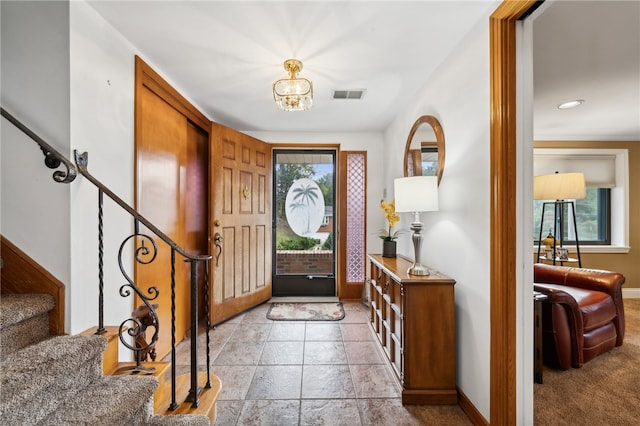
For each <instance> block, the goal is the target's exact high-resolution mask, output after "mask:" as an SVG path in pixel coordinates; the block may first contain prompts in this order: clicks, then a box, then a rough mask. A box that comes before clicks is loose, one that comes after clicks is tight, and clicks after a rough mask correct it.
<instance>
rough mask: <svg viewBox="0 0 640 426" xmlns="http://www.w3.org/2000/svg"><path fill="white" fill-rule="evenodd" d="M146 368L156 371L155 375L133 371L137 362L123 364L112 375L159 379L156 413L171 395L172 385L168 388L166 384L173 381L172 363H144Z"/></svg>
mask: <svg viewBox="0 0 640 426" xmlns="http://www.w3.org/2000/svg"><path fill="white" fill-rule="evenodd" d="M142 365H143V367H144V368H149V369H154V372H153V373H144V372H135V371H133V369H134V368H135V367H136V363H135V362H121V363H119V364H118V366H117V368H116V369H114V370H113V371H112V372H111V373H110V374H112V375H114V376H117V375H130V376H145V375H149V376H153V377H155V378H157V379H158V383H159V386H158V388H157V389H156V391H155V392H154V394H153V401H154V407H153V408H154V412H157V411H158V405H159V404H160V402H161V401H163V400H164V399H165V398H166V397H167V394H170V393H171V384H170V382H169V385H168V386H165V383H166V382H167V381H168V380H171V363H170V362H143V363H142Z"/></svg>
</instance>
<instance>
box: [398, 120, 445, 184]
mask: <svg viewBox="0 0 640 426" xmlns="http://www.w3.org/2000/svg"><path fill="white" fill-rule="evenodd" d="M444 153H445V149H444V133H443V131H442V126H440V122H439V121H438V119H437V118H435V117H434V116H432V115H423V116H422V117H420V118H418V119H417V120H416V122H415V123H414V124H413V127H412V128H411V131H409V137H408V138H407V145H406V147H405V149H404V175H405V176H406V177H408V176H437V177H438V184H440V180H442V172H443V170H444Z"/></svg>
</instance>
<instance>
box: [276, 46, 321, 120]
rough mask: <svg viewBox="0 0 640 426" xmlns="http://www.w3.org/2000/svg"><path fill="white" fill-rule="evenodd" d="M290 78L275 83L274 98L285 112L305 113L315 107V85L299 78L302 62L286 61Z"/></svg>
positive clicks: (285, 65)
mask: <svg viewBox="0 0 640 426" xmlns="http://www.w3.org/2000/svg"><path fill="white" fill-rule="evenodd" d="M284 69H285V71H287V72H288V73H289V78H283V79H280V80H277V81H276V82H275V83H273V98H274V99H275V101H276V104H277V105H278V107H279V108H280V109H281V110H283V111H305V110H308V109H309V108H311V106H312V105H313V84H312V83H311V82H310V81H309V80H307V79H306V78H298V73H299V72H300V70H302V62H300V61H298V60H297V59H287V60H286V61H284Z"/></svg>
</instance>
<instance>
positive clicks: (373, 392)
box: [177, 302, 471, 426]
mask: <svg viewBox="0 0 640 426" xmlns="http://www.w3.org/2000/svg"><path fill="white" fill-rule="evenodd" d="M269 306H270V305H269V304H268V303H266V304H263V305H260V306H258V307H256V308H254V309H252V310H250V311H248V312H245V313H244V314H241V315H239V316H237V317H235V318H232V319H230V320H228V321H226V322H224V323H222V324H220V325H219V326H217V327H216V328H215V329H214V330H212V331H211V334H210V336H211V346H210V347H211V372H212V373H213V374H215V375H217V376H218V377H219V378H220V379H221V381H222V392H221V395H220V399H219V401H218V414H217V419H216V425H220V426H228V425H278V426H285V425H303V426H307V425H349V426H357V425H376V426H380V425H394V426H395V425H443V424H447V425H469V424H471V422H470V421H469V420H468V419H467V417H466V416H465V414H464V413H463V412H462V410H461V409H460V408H459V407H458V406H457V405H453V406H403V405H402V403H401V400H400V391H399V389H398V388H397V386H396V384H395V383H394V381H393V380H392V374H393V371H391V370H390V367H389V366H388V364H387V363H385V361H384V359H383V358H382V356H381V355H380V353H379V348H378V346H377V342H375V341H374V340H373V339H374V336H373V334H372V333H371V331H370V329H369V325H368V323H367V321H368V315H369V314H368V312H369V311H368V308H367V307H366V306H364V305H363V304H362V303H359V302H346V303H344V308H345V314H346V315H345V318H344V319H343V320H341V321H330V322H319V321H271V320H269V319H267V317H266V314H267V311H268V309H269ZM204 343H205V334H204V332H202V333H200V336H199V344H200V345H204ZM187 345H189V341H185V342H182V343H181V344H180V346H179V348H178V356H177V364H178V365H184V367H180V368H181V369H186V368H187V367H186V366H187V365H188V351H186V350H185V348H186V346H187ZM202 352H204V351H202ZM198 364H199V366H200V367H199V368H200V369H204V368H205V365H206V359H205V357H204V356H202V357H201V359H199V360H198Z"/></svg>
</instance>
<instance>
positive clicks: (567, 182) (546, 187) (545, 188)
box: [533, 172, 586, 268]
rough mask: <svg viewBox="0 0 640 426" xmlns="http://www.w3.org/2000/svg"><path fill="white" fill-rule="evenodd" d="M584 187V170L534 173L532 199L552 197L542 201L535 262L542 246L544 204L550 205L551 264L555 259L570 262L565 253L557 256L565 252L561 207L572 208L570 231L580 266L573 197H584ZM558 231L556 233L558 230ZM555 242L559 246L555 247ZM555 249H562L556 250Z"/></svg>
mask: <svg viewBox="0 0 640 426" xmlns="http://www.w3.org/2000/svg"><path fill="white" fill-rule="evenodd" d="M585 197H586V188H585V182H584V174H583V173H558V172H556V173H554V174H550V175H541V176H535V177H534V178H533V199H534V200H554V201H545V202H544V203H543V204H542V215H541V217H540V234H539V235H538V257H537V260H536V262H539V261H540V249H541V245H542V240H543V239H542V230H543V229H542V227H543V226H544V213H545V210H546V207H547V206H552V205H553V238H552V243H551V246H552V251H551V259H550V260H553V264H554V265H555V264H556V261H558V262H560V264H561V265H562V264H563V263H564V262H569V261H573V259H570V258H569V257H568V256H566V255H560V256H559V255H558V251H559V252H560V253H567V252H566V251H565V250H564V246H563V241H564V206H565V205H568V206H570V207H571V217H572V219H573V221H572V222H573V231H574V232H575V236H576V254H577V257H578V259H577V260H578V267H580V268H582V260H581V258H580V242H579V239H578V227H577V225H576V208H575V202H574V201H573V200H576V199H580V198H585ZM558 231H559V232H558ZM556 241H557V242H559V245H557V247H556ZM557 248H559V249H561V250H556V249H557Z"/></svg>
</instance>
